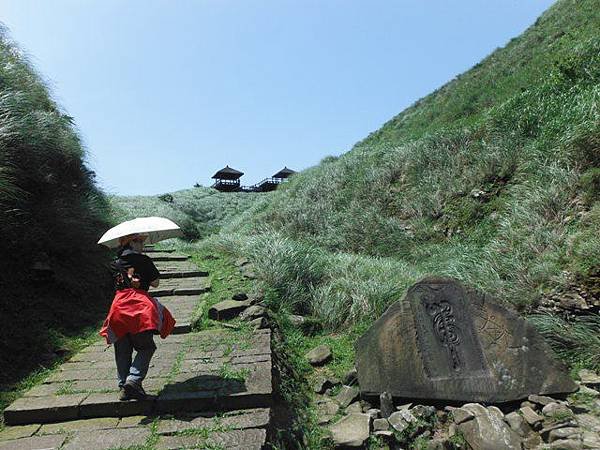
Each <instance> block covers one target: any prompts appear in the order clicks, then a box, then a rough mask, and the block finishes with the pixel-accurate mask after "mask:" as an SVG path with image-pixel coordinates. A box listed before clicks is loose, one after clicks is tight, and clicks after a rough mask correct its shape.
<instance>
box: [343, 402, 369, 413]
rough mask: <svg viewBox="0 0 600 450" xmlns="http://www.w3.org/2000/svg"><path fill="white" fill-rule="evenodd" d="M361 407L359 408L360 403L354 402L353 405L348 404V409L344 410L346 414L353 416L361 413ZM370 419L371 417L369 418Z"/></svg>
mask: <svg viewBox="0 0 600 450" xmlns="http://www.w3.org/2000/svg"><path fill="white" fill-rule="evenodd" d="M362 412H363V410H362V407H361V406H360V402H354V403H350V404H349V405H348V407H347V408H346V413H347V414H353V413H362ZM369 417H371V416H369Z"/></svg>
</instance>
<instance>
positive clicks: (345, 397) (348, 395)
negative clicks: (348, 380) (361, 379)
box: [335, 386, 360, 408]
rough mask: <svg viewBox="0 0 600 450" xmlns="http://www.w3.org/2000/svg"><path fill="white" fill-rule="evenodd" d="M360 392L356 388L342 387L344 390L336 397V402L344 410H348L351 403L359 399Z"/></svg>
mask: <svg viewBox="0 0 600 450" xmlns="http://www.w3.org/2000/svg"><path fill="white" fill-rule="evenodd" d="M359 393H360V391H359V390H358V388H357V387H354V386H342V389H341V390H340V392H339V393H338V395H336V396H335V401H336V402H337V403H338V405H340V406H341V407H342V408H346V407H347V406H348V405H349V404H350V403H352V402H353V401H354V400H356V399H357V398H358V395H359Z"/></svg>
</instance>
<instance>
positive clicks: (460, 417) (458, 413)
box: [452, 408, 475, 425]
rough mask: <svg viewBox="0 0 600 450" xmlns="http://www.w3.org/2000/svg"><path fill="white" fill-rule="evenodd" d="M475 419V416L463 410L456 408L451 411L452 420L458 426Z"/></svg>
mask: <svg viewBox="0 0 600 450" xmlns="http://www.w3.org/2000/svg"><path fill="white" fill-rule="evenodd" d="M473 418H475V414H473V413H472V412H471V411H468V410H466V409H463V408H456V409H454V410H453V411H452V420H453V421H454V423H455V424H456V425H460V424H461V423H463V422H466V421H467V420H471V419H473Z"/></svg>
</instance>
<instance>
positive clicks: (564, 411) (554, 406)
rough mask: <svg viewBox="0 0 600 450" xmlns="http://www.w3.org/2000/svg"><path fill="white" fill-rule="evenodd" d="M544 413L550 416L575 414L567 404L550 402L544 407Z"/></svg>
mask: <svg viewBox="0 0 600 450" xmlns="http://www.w3.org/2000/svg"><path fill="white" fill-rule="evenodd" d="M542 414H543V415H545V416H548V417H553V418H555V417H570V416H572V415H573V411H571V410H570V409H569V407H568V406H566V405H561V404H560V403H556V402H553V403H548V404H547V405H546V406H544V407H543V408H542Z"/></svg>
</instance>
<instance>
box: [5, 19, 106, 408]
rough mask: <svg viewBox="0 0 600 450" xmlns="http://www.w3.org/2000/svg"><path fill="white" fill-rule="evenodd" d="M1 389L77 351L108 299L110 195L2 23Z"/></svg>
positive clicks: (70, 122) (66, 118) (70, 125)
mask: <svg viewBox="0 0 600 450" xmlns="http://www.w3.org/2000/svg"><path fill="white" fill-rule="evenodd" d="M0 211H1V212H0V231H1V234H2V239H1V240H0V272H1V273H2V277H1V278H0V291H1V293H2V295H1V296H0V311H2V326H1V327H0V368H1V370H0V406H1V403H2V401H3V399H2V392H1V391H2V390H3V389H4V388H6V385H7V383H9V382H11V381H14V380H16V379H18V378H20V377H22V376H23V375H26V374H28V373H30V372H31V371H32V370H37V369H40V368H41V367H42V366H48V365H50V364H52V361H53V360H54V359H56V358H57V357H59V356H60V355H64V354H65V353H66V352H68V350H69V348H68V347H69V345H70V343H71V342H70V341H69V337H70V336H73V335H79V334H80V333H81V331H82V328H84V327H87V326H90V325H95V324H96V322H97V320H98V319H99V318H100V315H101V314H102V311H103V310H104V309H105V308H106V307H107V306H106V305H107V304H109V302H110V293H109V292H108V290H107V289H110V277H107V274H106V271H105V268H104V262H105V261H106V256H107V255H106V254H105V253H104V252H103V251H102V250H101V249H100V248H98V247H97V246H96V241H97V239H98V237H99V236H100V235H101V233H102V231H103V230H104V229H105V228H106V227H108V224H107V217H108V203H107V202H106V200H105V198H104V197H103V195H102V193H101V192H100V191H99V190H98V189H97V187H96V184H95V181H94V173H93V172H92V171H90V170H89V168H88V167H87V166H86V164H85V152H84V149H83V147H82V145H81V142H80V139H79V137H78V134H77V131H76V129H75V126H74V124H73V120H72V118H71V117H69V116H68V115H67V114H65V112H64V111H62V110H61V109H60V108H59V106H57V105H56V103H55V102H54V101H53V100H52V98H51V96H50V94H49V93H48V89H47V88H46V86H45V85H44V82H43V81H42V80H41V78H40V76H38V75H37V74H36V73H35V71H34V70H33V69H32V67H31V65H30V64H29V63H28V62H27V59H26V58H25V57H24V56H23V54H22V52H21V51H20V50H19V48H18V47H16V46H15V45H14V44H13V43H12V42H11V41H10V40H9V38H8V36H7V32H6V31H5V30H4V29H1V28H0Z"/></svg>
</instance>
